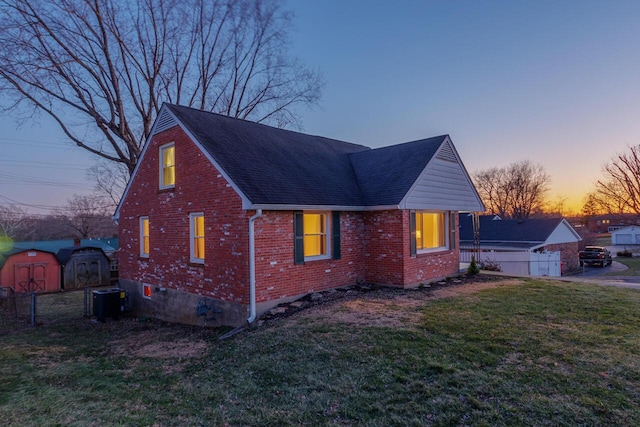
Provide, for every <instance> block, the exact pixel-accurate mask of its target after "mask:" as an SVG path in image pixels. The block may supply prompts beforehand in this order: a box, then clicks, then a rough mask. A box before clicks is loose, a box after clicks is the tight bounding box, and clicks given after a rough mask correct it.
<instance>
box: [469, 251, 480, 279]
mask: <svg viewBox="0 0 640 427" xmlns="http://www.w3.org/2000/svg"><path fill="white" fill-rule="evenodd" d="M478 273H480V268H478V264H477V263H476V257H475V256H474V255H471V264H469V267H468V268H467V274H468V275H470V276H473V275H476V274H478Z"/></svg>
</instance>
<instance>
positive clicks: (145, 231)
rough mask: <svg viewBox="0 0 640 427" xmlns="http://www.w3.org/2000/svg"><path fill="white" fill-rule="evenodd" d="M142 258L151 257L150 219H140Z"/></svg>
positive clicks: (145, 217)
mask: <svg viewBox="0 0 640 427" xmlns="http://www.w3.org/2000/svg"><path fill="white" fill-rule="evenodd" d="M140 256H141V257H148V256H149V217H147V216H143V217H140Z"/></svg>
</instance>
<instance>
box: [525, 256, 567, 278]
mask: <svg viewBox="0 0 640 427" xmlns="http://www.w3.org/2000/svg"><path fill="white" fill-rule="evenodd" d="M560 264H561V262H560V252H542V253H539V252H531V259H530V261H529V271H530V273H529V274H531V275H532V276H554V277H559V276H560V275H561V274H562V272H561V268H560Z"/></svg>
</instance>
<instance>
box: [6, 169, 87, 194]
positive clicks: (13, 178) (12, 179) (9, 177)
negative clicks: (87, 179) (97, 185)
mask: <svg viewBox="0 0 640 427" xmlns="http://www.w3.org/2000/svg"><path fill="white" fill-rule="evenodd" d="M0 180H2V181H5V183H13V184H17V185H43V186H49V187H61V188H71V189H77V190H84V189H89V188H93V187H92V186H88V185H86V184H78V183H75V182H61V181H51V180H48V179H47V180H45V179H39V178H35V177H30V176H24V175H17V174H7V173H1V172H0ZM0 183H1V182H0Z"/></svg>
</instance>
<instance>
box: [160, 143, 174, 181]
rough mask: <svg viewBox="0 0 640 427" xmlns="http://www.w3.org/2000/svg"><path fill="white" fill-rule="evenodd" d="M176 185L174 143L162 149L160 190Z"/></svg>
mask: <svg viewBox="0 0 640 427" xmlns="http://www.w3.org/2000/svg"><path fill="white" fill-rule="evenodd" d="M175 185H176V152H175V146H174V145H173V143H171V144H167V145H163V146H162V147H160V188H170V187H173V186H175Z"/></svg>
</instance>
